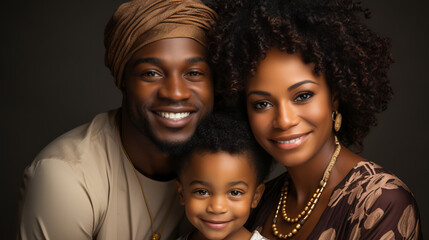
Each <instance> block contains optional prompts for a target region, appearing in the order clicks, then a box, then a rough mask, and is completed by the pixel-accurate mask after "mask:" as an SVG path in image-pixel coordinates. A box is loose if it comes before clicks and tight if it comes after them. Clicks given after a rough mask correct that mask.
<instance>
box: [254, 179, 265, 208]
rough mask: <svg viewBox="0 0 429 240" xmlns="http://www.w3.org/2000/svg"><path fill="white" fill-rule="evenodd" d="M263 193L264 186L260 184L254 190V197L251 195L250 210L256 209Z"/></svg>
mask: <svg viewBox="0 0 429 240" xmlns="http://www.w3.org/2000/svg"><path fill="white" fill-rule="evenodd" d="M264 191H265V184H263V183H261V184H259V186H258V187H257V188H256V190H255V195H253V200H252V204H251V206H250V207H251V208H256V207H257V206H258V203H259V201H260V200H261V198H262V194H264Z"/></svg>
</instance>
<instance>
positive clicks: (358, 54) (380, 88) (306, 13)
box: [209, 0, 393, 151]
mask: <svg viewBox="0 0 429 240" xmlns="http://www.w3.org/2000/svg"><path fill="white" fill-rule="evenodd" d="M209 5H211V7H212V8H213V9H215V11H217V12H218V14H219V19H218V22H217V24H216V25H215V26H214V28H213V29H212V30H211V31H210V32H209V49H210V54H211V61H212V64H213V67H214V72H215V77H216V93H217V96H223V98H226V99H231V98H232V97H236V96H240V94H242V93H243V91H244V88H245V85H246V81H247V79H249V78H250V77H252V75H253V74H254V73H255V71H256V69H257V66H258V63H259V62H260V61H261V60H262V59H263V58H264V57H265V56H266V53H267V51H268V50H269V49H271V48H278V49H280V50H282V51H285V52H287V53H289V54H294V53H300V54H301V56H302V58H303V61H304V62H306V63H314V64H315V67H314V71H315V74H324V75H325V77H326V80H327V83H328V85H329V87H330V89H331V92H332V93H334V94H336V96H337V98H338V100H339V103H340V104H339V109H338V111H339V112H340V113H341V114H342V115H343V124H342V128H341V130H340V132H339V133H338V137H339V139H340V141H341V142H342V144H344V145H346V146H349V145H355V146H356V147H357V150H359V151H360V150H362V147H363V146H362V142H363V138H364V137H365V136H366V135H367V134H368V132H369V129H370V127H371V126H375V125H376V124H377V119H376V116H375V115H376V113H379V112H381V111H383V110H385V109H386V108H387V103H388V102H389V101H390V99H391V98H392V88H391V86H390V82H389V79H388V78H387V71H388V69H389V66H390V64H391V63H392V62H393V60H392V57H391V53H390V39H387V38H385V37H382V36H380V35H378V34H376V33H375V32H373V31H372V30H370V29H369V28H368V27H367V26H366V25H365V24H364V23H363V19H362V16H364V17H365V18H369V11H368V10H367V9H365V8H363V7H362V6H361V4H360V3H359V2H355V1H353V0H317V1H314V0H270V1H266V0H250V1H245V0H236V1H228V0H226V1H213V2H212V3H211V4H210V3H209Z"/></svg>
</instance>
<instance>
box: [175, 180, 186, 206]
mask: <svg viewBox="0 0 429 240" xmlns="http://www.w3.org/2000/svg"><path fill="white" fill-rule="evenodd" d="M174 182H175V183H176V188H177V195H179V201H180V204H181V205H182V206H183V205H185V198H184V197H183V185H182V183H181V182H180V181H179V180H178V179H175V180H174Z"/></svg>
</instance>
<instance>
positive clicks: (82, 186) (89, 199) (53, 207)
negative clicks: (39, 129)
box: [18, 110, 183, 240]
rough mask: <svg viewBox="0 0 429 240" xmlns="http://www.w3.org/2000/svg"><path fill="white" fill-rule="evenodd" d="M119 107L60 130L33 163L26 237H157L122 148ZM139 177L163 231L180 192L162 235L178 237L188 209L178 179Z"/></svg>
mask: <svg viewBox="0 0 429 240" xmlns="http://www.w3.org/2000/svg"><path fill="white" fill-rule="evenodd" d="M116 112H117V110H114V111H110V112H108V113H102V114H99V115H97V116H96V117H95V118H94V119H93V120H92V121H91V122H90V123H88V124H85V125H82V126H80V127H78V128H75V129H73V130H71V131H69V132H68V133H66V134H64V135H62V136H60V137H59V138H57V139H56V140H54V141H53V142H52V143H50V144H49V145H48V146H47V147H46V148H45V149H43V150H42V152H41V153H40V154H39V155H38V156H37V157H36V159H35V160H34V161H33V163H32V164H31V165H30V166H29V167H28V168H27V169H26V171H25V174H24V186H23V189H22V192H23V201H22V209H21V211H22V215H21V221H20V226H19V227H20V228H19V234H18V235H19V237H18V239H73V240H76V239H103V240H104V239H106V240H107V239H139V240H141V239H151V236H152V226H151V220H150V217H149V214H148V211H147V207H146V204H145V201H144V198H143V196H142V191H141V189H140V185H139V183H138V181H137V178H136V175H135V173H134V171H133V167H132V165H131V164H130V162H129V161H128V159H127V157H126V156H125V154H124V152H123V150H122V147H121V143H120V137H119V133H118V131H117V129H116V125H115V124H116V123H115V114H116ZM142 147H143V146H142ZM137 173H138V172H137ZM138 177H139V178H140V181H141V182H142V185H143V189H144V191H145V194H146V198H147V200H148V205H149V208H150V211H151V212H152V215H153V217H154V219H155V229H157V231H158V229H159V228H160V226H161V223H162V222H163V219H164V217H165V215H166V213H167V210H168V208H169V207H168V206H169V205H170V202H171V199H172V198H175V200H174V203H173V207H172V209H171V212H170V213H169V214H168V216H167V218H166V219H167V221H166V223H165V225H164V227H163V230H162V232H161V239H174V238H175V236H177V234H178V233H177V232H176V231H177V226H178V223H179V222H180V220H181V219H182V217H183V208H182V207H181V206H180V204H179V201H178V198H177V196H176V189H175V186H174V183H173V181H168V182H159V181H154V180H151V179H149V178H147V177H145V176H144V175H142V174H140V173H138Z"/></svg>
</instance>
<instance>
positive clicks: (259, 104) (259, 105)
mask: <svg viewBox="0 0 429 240" xmlns="http://www.w3.org/2000/svg"><path fill="white" fill-rule="evenodd" d="M253 106H254V108H255V109H258V110H262V109H265V108H268V107H271V106H272V105H271V104H270V103H268V102H257V103H255V104H254V105H253Z"/></svg>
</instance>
